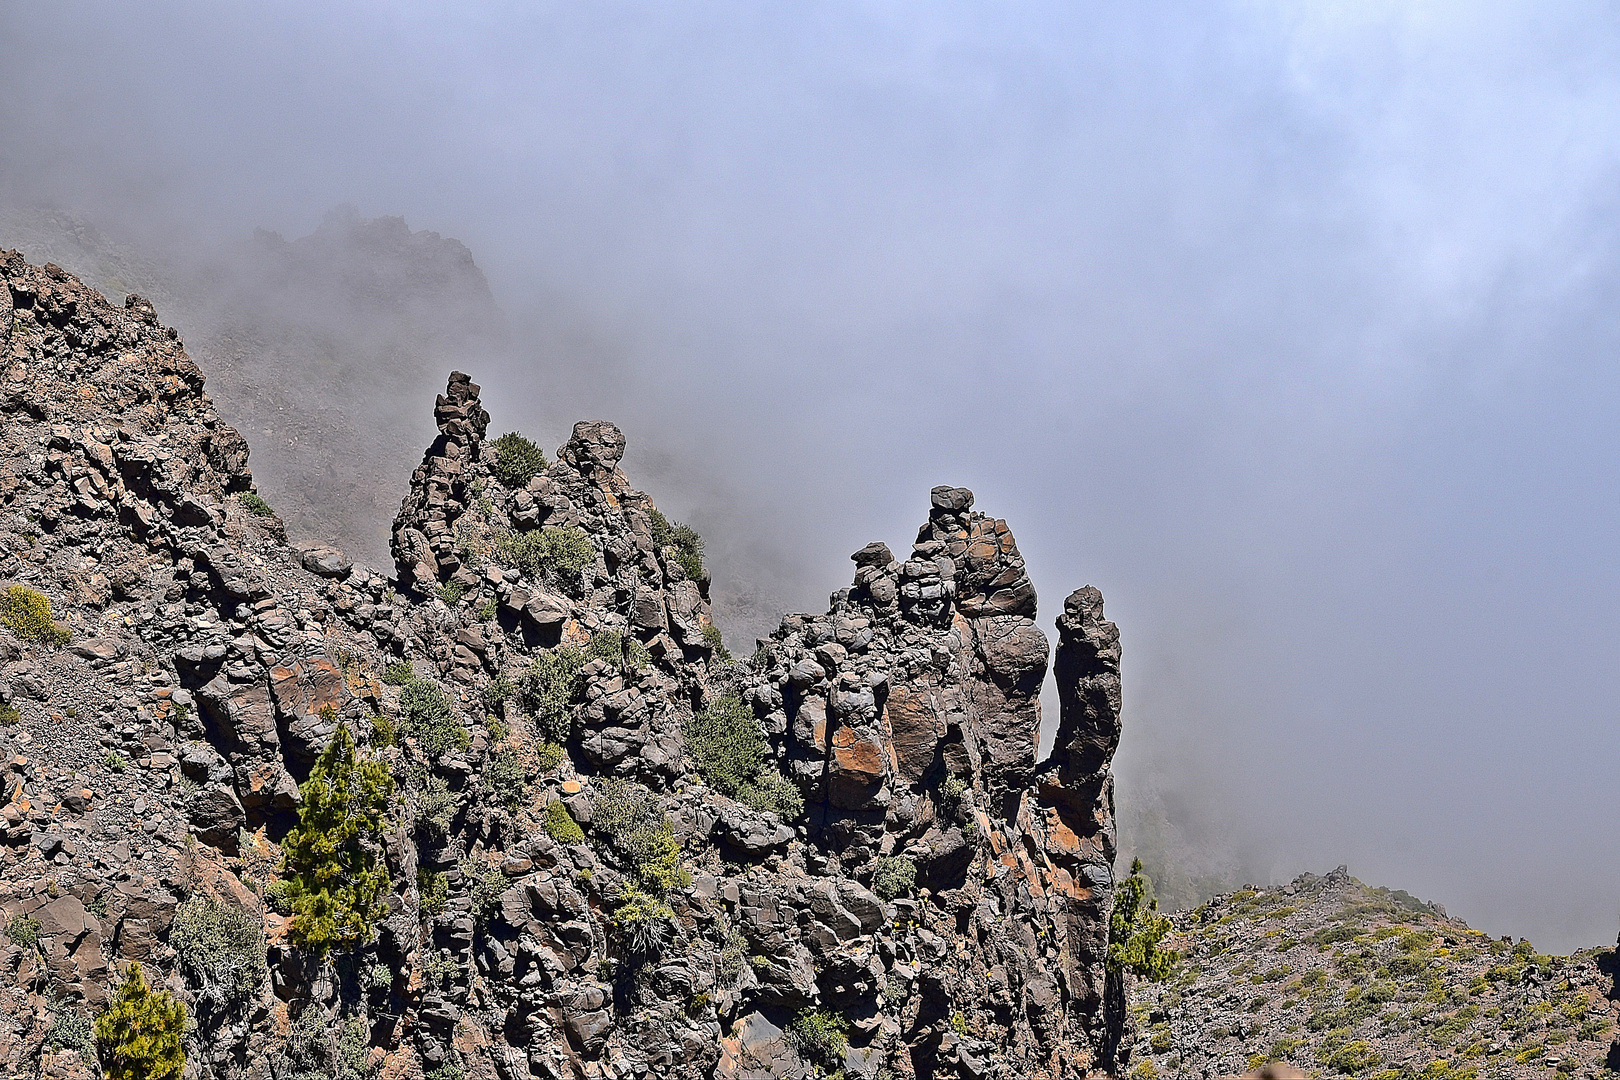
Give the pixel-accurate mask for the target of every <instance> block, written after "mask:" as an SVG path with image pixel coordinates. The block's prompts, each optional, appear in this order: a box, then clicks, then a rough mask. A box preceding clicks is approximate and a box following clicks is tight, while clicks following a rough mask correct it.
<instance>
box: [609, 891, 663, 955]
mask: <svg viewBox="0 0 1620 1080" xmlns="http://www.w3.org/2000/svg"><path fill="white" fill-rule="evenodd" d="M611 926H612V928H613V936H614V937H615V938H616V939H617V940H618V942H619V947H620V948H621V949H623V950H624V952H625V954H626V955H627V956H630V957H632V958H634V959H637V960H647V959H653V958H656V957H658V956H659V955H661V954H662V953H663V951H664V950H665V949H666V948H668V947H669V945H670V944H671V943H672V942H673V941H674V940H675V912H674V910H673V909H672V908H670V906H669V905H668V904H666V903H664V902H663V901H662V900H659V899H657V898H656V897H652V896H648V895H647V894H646V893H644V892H642V891H641V890H640V889H637V888H636V887H635V886H634V885H626V886H625V888H624V892H623V893H622V894H620V897H619V906H618V907H617V908H615V909H614V911H613V918H612V921H611Z"/></svg>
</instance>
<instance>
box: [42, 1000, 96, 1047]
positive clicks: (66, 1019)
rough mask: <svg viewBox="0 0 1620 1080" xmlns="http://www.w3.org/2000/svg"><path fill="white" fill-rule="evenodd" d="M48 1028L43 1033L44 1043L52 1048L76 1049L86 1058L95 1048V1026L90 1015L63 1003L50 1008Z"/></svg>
mask: <svg viewBox="0 0 1620 1080" xmlns="http://www.w3.org/2000/svg"><path fill="white" fill-rule="evenodd" d="M52 1011H53V1013H54V1016H53V1017H52V1019H51V1027H50V1030H49V1031H47V1032H46V1033H45V1045H46V1046H47V1047H49V1048H50V1049H52V1050H77V1051H78V1052H79V1053H80V1054H81V1055H83V1056H84V1058H85V1059H86V1060H88V1059H89V1057H90V1055H91V1054H93V1053H94V1052H95V1049H96V1028H95V1024H94V1023H92V1022H91V1020H90V1017H88V1016H86V1015H85V1014H84V1013H82V1012H79V1011H78V1010H77V1009H70V1008H68V1007H67V1005H66V1004H65V1003H57V1004H56V1005H55V1006H54V1007H53V1009H52Z"/></svg>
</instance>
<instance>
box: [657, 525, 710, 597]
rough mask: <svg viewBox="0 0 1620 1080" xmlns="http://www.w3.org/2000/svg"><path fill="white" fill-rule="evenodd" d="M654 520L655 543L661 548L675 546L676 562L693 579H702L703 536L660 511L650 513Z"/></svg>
mask: <svg viewBox="0 0 1620 1080" xmlns="http://www.w3.org/2000/svg"><path fill="white" fill-rule="evenodd" d="M648 517H649V518H650V519H651V521H652V534H653V543H654V544H656V545H658V546H659V547H660V548H670V547H672V548H674V549H675V556H674V562H675V564H676V565H677V566H679V567H680V568H681V571H682V572H683V573H684V574H686V576H687V577H688V578H690V579H692V580H693V581H701V580H703V577H704V573H705V571H704V569H703V537H701V536H699V535H698V534H697V532H696V530H694V529H691V528H688V527H687V526H685V525H676V524H673V523H671V522H670V520H669V519H668V518H666V517H665V516H664V515H663V514H662V513H661V512H660V511H658V510H653V511H651V512H650V513H649V514H648Z"/></svg>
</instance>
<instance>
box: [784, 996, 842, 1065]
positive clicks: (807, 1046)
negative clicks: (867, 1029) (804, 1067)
mask: <svg viewBox="0 0 1620 1080" xmlns="http://www.w3.org/2000/svg"><path fill="white" fill-rule="evenodd" d="M848 1032H849V1021H848V1020H845V1019H844V1018H843V1017H842V1016H839V1015H838V1014H837V1013H831V1012H818V1011H815V1010H812V1009H806V1010H805V1011H804V1012H801V1013H800V1014H799V1015H798V1017H797V1018H795V1019H794V1021H793V1022H792V1023H791V1024H789V1025H788V1029H787V1041H788V1044H789V1045H790V1046H792V1047H793V1049H794V1050H796V1051H798V1053H799V1056H800V1057H802V1058H804V1059H805V1060H806V1061H809V1062H811V1063H812V1064H815V1065H819V1066H821V1067H822V1068H823V1069H825V1070H827V1071H828V1072H836V1071H837V1070H839V1069H842V1068H843V1067H844V1054H845V1052H846V1051H847V1050H848V1049H849V1037H848Z"/></svg>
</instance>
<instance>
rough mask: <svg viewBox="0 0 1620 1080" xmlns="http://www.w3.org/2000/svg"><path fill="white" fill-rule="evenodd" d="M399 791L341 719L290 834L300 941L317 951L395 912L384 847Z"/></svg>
mask: <svg viewBox="0 0 1620 1080" xmlns="http://www.w3.org/2000/svg"><path fill="white" fill-rule="evenodd" d="M393 790H394V780H393V777H391V776H389V775H388V769H387V767H386V766H385V765H383V764H382V763H381V762H379V761H374V760H372V759H370V758H368V757H365V756H364V755H361V754H359V753H357V752H356V750H355V746H354V738H353V737H352V736H351V735H350V734H349V729H348V726H347V725H345V724H339V725H338V728H337V734H336V735H335V736H333V738H332V741H331V742H330V743H329V744H328V745H327V747H326V749H325V750H322V751H321V756H320V758H319V759H317V760H316V762H315V767H314V768H313V769H311V770H310V773H309V779H308V780H305V781H304V782H303V783H302V784H300V785H299V786H298V793H299V795H300V796H302V802H301V803H300V805H299V807H298V824H297V825H296V826H294V827H293V829H292V830H291V831H290V832H289V833H288V834H287V836H286V839H285V840H283V841H282V850H283V852H284V855H283V859H284V862H285V865H286V869H287V870H288V871H289V875H288V880H289V887H288V896H289V898H290V899H291V901H292V909H293V921H292V940H293V942H294V943H295V944H297V945H299V946H301V947H303V948H306V949H313V950H315V951H317V952H318V951H321V950H324V949H326V948H327V947H328V946H330V945H334V944H335V945H342V946H353V945H357V944H360V943H361V942H364V941H365V940H366V939H368V938H369V937H370V936H371V931H372V925H373V924H374V923H375V921H376V920H377V919H379V918H381V917H382V915H383V914H384V913H385V912H386V911H387V905H386V904H385V903H384V902H383V894H384V893H385V892H386V891H387V889H388V870H387V869H386V868H385V867H384V866H382V865H380V864H379V860H378V854H379V853H380V851H381V849H382V833H383V817H384V815H385V814H386V813H387V811H388V800H389V796H390V795H392V794H393Z"/></svg>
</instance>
